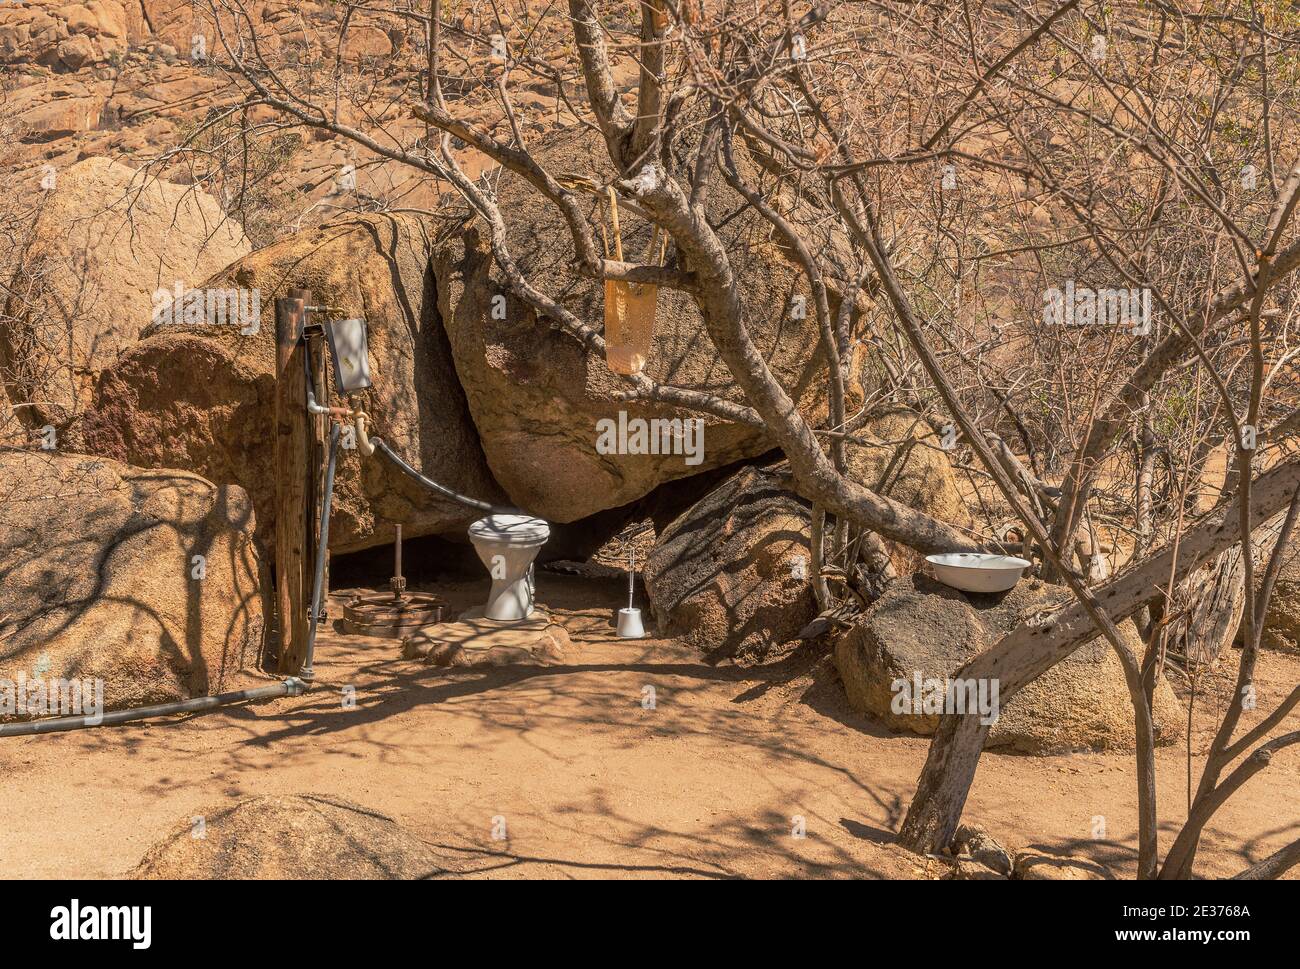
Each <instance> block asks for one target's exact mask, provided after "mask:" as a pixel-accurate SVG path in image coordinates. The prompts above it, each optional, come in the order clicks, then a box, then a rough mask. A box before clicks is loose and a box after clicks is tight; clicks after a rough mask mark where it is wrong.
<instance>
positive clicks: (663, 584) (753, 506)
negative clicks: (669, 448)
mask: <svg viewBox="0 0 1300 969" xmlns="http://www.w3.org/2000/svg"><path fill="white" fill-rule="evenodd" d="M809 527H810V521H809V513H808V508H807V506H806V505H804V504H803V502H801V501H800V500H799V499H798V498H796V497H794V496H793V495H791V494H790V493H789V492H788V491H785V490H784V489H782V487H781V486H780V484H779V483H778V481H777V479H776V476H775V475H774V474H773V473H772V472H771V471H768V470H764V469H762V468H754V467H747V468H744V469H742V470H741V471H739V472H737V473H736V474H735V475H733V476H732V477H730V478H728V479H727V480H726V481H724V482H723V483H722V484H721V485H719V486H718V487H717V488H715V489H714V490H713V491H711V492H710V493H709V494H707V495H705V496H704V497H703V498H702V499H700V501H698V502H696V503H695V504H694V505H692V506H691V507H690V508H689V509H687V510H686V511H685V512H684V513H682V514H681V515H680V516H679V517H678V518H676V519H674V520H673V521H672V522H671V523H670V524H669V525H668V526H667V527H666V528H665V529H664V530H663V531H662V532H660V534H659V535H658V538H657V541H656V542H655V547H654V550H653V551H652V552H651V553H650V557H649V559H648V560H647V561H646V563H645V569H644V572H643V577H644V579H645V585H646V590H647V592H648V593H649V596H650V605H651V607H652V609H653V611H654V616H655V621H656V622H657V624H658V627H659V633H660V635H664V636H677V637H680V638H681V639H683V640H684V641H686V642H688V643H690V644H692V645H693V646H695V647H696V648H698V649H700V650H702V651H704V652H705V653H706V655H707V656H708V657H709V658H710V659H723V658H728V657H735V658H739V659H742V660H758V659H762V658H764V657H765V656H766V655H767V654H768V653H770V652H771V651H772V650H774V649H776V648H778V647H780V646H781V645H782V644H783V643H786V642H788V641H790V640H791V639H793V638H794V637H795V635H796V634H797V633H798V632H799V630H800V629H802V628H803V627H804V626H805V625H806V624H807V623H808V622H809V621H810V620H811V619H812V618H813V616H814V615H816V612H817V604H816V600H815V598H814V596H813V590H812V585H811V584H810V582H809V569H810V565H809V546H808V529H809Z"/></svg>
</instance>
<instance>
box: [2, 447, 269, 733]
mask: <svg viewBox="0 0 1300 969" xmlns="http://www.w3.org/2000/svg"><path fill="white" fill-rule="evenodd" d="M252 532H253V509H252V505H251V504H250V503H249V501H248V498H247V497H246V496H245V494H244V493H243V491H241V490H240V489H239V488H237V487H234V486H229V485H228V486H216V485H213V484H211V483H210V482H208V481H205V480H203V479H202V478H200V477H198V476H197V475H194V474H190V473H188V472H185V471H162V470H158V471H145V470H141V469H139V468H131V467H127V466H125V465H122V464H119V463H117V462H115V461H109V460H106V459H104V458H93V457H86V456H81V455H58V454H46V453H41V452H35V451H0V680H4V681H8V682H10V683H14V682H17V681H18V680H19V679H20V674H21V678H25V679H26V680H27V681H32V680H46V681H48V680H52V679H64V680H79V681H80V680H95V679H100V680H102V681H103V689H104V702H105V708H106V709H110V710H111V709H121V708H126V707H135V706H139V705H142V704H148V703H163V702H169V701H173V700H181V699H186V698H188V697H194V696H204V695H206V694H209V693H216V692H220V691H221V690H223V689H230V688H232V683H233V682H234V679H235V677H236V674H238V672H239V670H240V669H241V668H243V667H245V666H253V665H255V664H256V662H257V659H258V653H259V650H260V648H261V646H262V641H263V632H264V622H263V615H264V613H263V606H264V601H263V598H262V592H261V589H262V584H263V576H262V574H261V569H260V566H259V559H258V556H257V552H256V548H255V547H254V544H253V541H252ZM198 556H202V559H201V560H200V559H198V558H197V557H198ZM15 712H16V711H13V710H11V711H10V714H11V715H12V714H14V713H15ZM25 712H27V713H32V712H33V711H31V710H30V709H28V710H25ZM36 712H39V711H36Z"/></svg>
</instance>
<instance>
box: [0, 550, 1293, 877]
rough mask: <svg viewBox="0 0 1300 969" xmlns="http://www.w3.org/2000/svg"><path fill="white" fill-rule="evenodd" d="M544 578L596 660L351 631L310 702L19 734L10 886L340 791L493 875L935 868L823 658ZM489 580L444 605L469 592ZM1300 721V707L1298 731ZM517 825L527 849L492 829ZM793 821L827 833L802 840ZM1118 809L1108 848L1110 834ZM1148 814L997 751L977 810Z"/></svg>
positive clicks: (1028, 825) (4, 753) (882, 753)
mask: <svg viewBox="0 0 1300 969" xmlns="http://www.w3.org/2000/svg"><path fill="white" fill-rule="evenodd" d="M539 585H540V597H541V599H542V601H544V602H547V603H549V604H550V605H551V606H552V608H553V610H554V613H555V615H557V616H558V617H559V618H561V619H562V621H563V622H564V623H565V624H566V625H567V626H568V627H569V629H570V631H571V633H572V635H573V638H574V641H575V643H577V644H579V646H580V648H579V650H578V655H577V656H576V657H575V659H574V660H573V662H572V663H571V664H570V665H566V666H563V667H555V668H528V669H525V668H500V669H491V670H464V671H445V670H436V669H430V668H426V667H423V666H420V665H418V664H416V663H413V662H407V661H403V660H400V659H399V658H398V651H397V647H396V645H395V644H394V643H391V642H387V641H382V640H362V639H357V638H342V637H338V636H333V635H331V636H329V637H326V638H323V640H322V643H321V645H320V650H319V653H318V660H317V671H318V687H317V689H316V690H315V691H314V692H313V693H312V694H311V695H309V696H305V697H299V698H295V699H285V700H280V701H276V702H273V703H265V704H261V705H258V706H256V707H252V708H243V709H231V710H227V711H223V712H218V713H214V714H209V715H205V716H201V717H196V718H193V719H190V720H187V721H185V722H170V723H155V724H152V725H149V726H139V725H136V726H130V727H125V728H117V729H104V730H94V731H82V732H80V733H72V734H62V735H52V736H48V737H35V738H20V739H10V740H5V741H3V742H0V743H2V744H3V746H2V747H0V758H2V762H3V764H4V765H5V769H4V798H3V807H2V808H0V812H3V813H2V815H0V816H2V817H3V824H2V825H0V873H2V874H3V875H4V876H5V877H60V876H62V877H119V876H122V875H123V874H125V873H127V872H128V871H129V870H130V869H131V868H132V867H133V866H134V865H135V864H136V862H137V861H138V860H139V859H140V857H141V855H143V853H144V852H145V850H146V848H148V847H149V846H150V845H151V844H152V843H154V842H155V841H156V840H158V839H159V838H160V837H162V835H163V834H164V833H165V832H167V831H168V830H169V829H170V828H171V827H172V826H173V825H175V824H176V823H177V822H178V821H180V820H182V819H187V818H191V817H193V816H195V815H197V814H199V813H202V812H203V811H205V810H210V809H212V808H214V807H218V806H222V805H225V804H228V803H230V802H231V801H233V800H236V799H238V798H242V797H245V796H248V795H253V794H270V793H298V792H322V793H330V794H334V795H337V796H341V797H344V798H347V799H350V800H353V801H356V802H358V803H360V804H363V805H366V806H367V807H371V808H374V809H376V810H378V811H381V812H383V813H385V814H388V815H390V816H392V817H394V818H396V819H397V820H398V821H400V822H402V823H403V824H404V825H406V826H407V827H408V828H409V829H410V830H411V831H412V832H413V833H415V834H416V835H418V836H419V837H421V838H423V839H425V840H426V841H428V842H430V843H433V844H435V845H438V846H441V847H442V848H444V849H445V850H446V852H447V853H448V855H449V856H454V857H456V858H458V859H460V861H459V863H458V864H457V865H456V868H457V870H459V871H461V872H463V873H466V874H477V875H480V876H482V877H527V876H532V877H537V876H556V877H573V878H584V877H609V876H614V877H663V876H670V877H671V876H684V877H736V876H742V877H756V876H770V877H792V876H795V877H797V876H822V877H824V876H836V877H913V876H924V875H925V874H926V865H925V864H924V862H923V861H921V860H919V859H914V858H913V856H911V855H908V854H906V853H905V852H902V851H901V850H900V849H898V848H896V847H895V846H892V845H889V844H888V842H889V840H890V839H891V837H892V832H893V831H894V830H895V829H896V827H897V824H898V821H899V819H900V818H901V814H902V812H903V811H904V810H905V808H906V804H907V799H908V798H909V797H910V795H911V792H912V788H913V785H914V783H915V780H916V776H917V773H918V771H919V770H920V767H921V764H922V762H923V760H924V757H925V751H926V741H925V740H923V739H921V738H911V737H904V736H897V735H893V734H890V733H888V732H885V731H882V730H880V729H879V728H877V727H875V726H874V725H872V724H871V723H870V722H867V721H864V720H862V719H861V718H859V717H857V716H856V715H854V714H853V713H852V712H851V711H850V710H848V709H847V707H846V706H845V705H844V703H843V702H842V700H841V695H842V694H841V691H840V689H839V687H838V685H837V684H836V683H835V682H834V679H833V676H834V674H833V670H832V668H831V667H830V666H829V665H828V664H827V662H826V660H825V659H822V660H820V661H818V662H815V663H813V664H812V665H811V667H809V666H808V661H807V660H804V661H802V665H803V667H804V668H800V667H799V666H792V665H789V664H786V665H785V666H781V667H776V668H768V669H765V670H764V671H762V672H761V673H760V672H756V671H741V670H736V669H728V668H713V667H709V666H706V665H704V664H702V663H700V662H699V660H698V658H697V656H696V655H695V654H694V653H693V652H692V651H689V650H687V649H685V648H683V647H681V646H679V645H677V644H676V643H674V642H672V641H662V640H647V641H642V642H637V643H626V642H619V641H617V640H613V639H611V638H610V616H611V615H612V610H613V609H614V608H616V607H617V605H618V604H619V599H620V596H621V594H622V593H621V590H620V585H619V583H617V582H596V581H592V580H579V579H576V578H568V577H561V576H556V575H550V574H542V575H541V577H540V581H539ZM480 587H481V583H477V582H475V583H460V584H457V585H447V584H442V585H440V586H439V591H441V592H443V593H444V594H446V595H448V596H449V598H451V599H452V601H453V604H469V603H470V602H472V601H473V600H474V598H475V597H476V595H478V594H479V593H481V588H480ZM337 613H338V609H337V608H335V609H334V614H335V615H337ZM1262 665H1263V666H1264V667H1265V669H1264V676H1263V677H1262V678H1261V689H1262V691H1263V692H1264V693H1265V698H1264V699H1262V700H1261V703H1262V704H1263V703H1268V702H1269V701H1268V700H1267V693H1268V690H1269V688H1270V686H1275V687H1276V688H1277V689H1281V688H1282V684H1283V683H1288V682H1289V683H1294V682H1295V681H1296V676H1297V672H1298V671H1300V662H1297V661H1296V660H1295V659H1294V658H1291V657H1285V656H1280V655H1278V654H1268V655H1267V656H1266V657H1265V661H1264V663H1263V664H1262ZM346 686H351V687H353V688H355V691H356V692H355V696H356V703H355V706H354V707H352V708H351V709H348V708H345V705H344V702H343V693H342V692H341V689H342V688H343V687H346ZM647 686H653V687H654V690H655V694H656V697H655V698H656V704H655V709H653V710H646V709H643V706H642V697H643V689H644V688H645V687H647ZM1297 727H1300V723H1297V718H1296V717H1294V716H1293V717H1292V718H1291V719H1290V721H1289V722H1288V724H1287V725H1286V728H1287V729H1296V728H1297ZM1182 756H1183V755H1182V753H1181V751H1180V750H1175V749H1165V750H1163V751H1161V753H1160V759H1159V764H1160V783H1161V814H1162V819H1163V820H1164V821H1165V822H1166V823H1168V822H1173V821H1175V820H1176V819H1178V818H1181V816H1182V810H1183V809H1182V804H1183V800H1182V799H1183V797H1184V794H1183V790H1184V779H1183V764H1182ZM1297 804H1300V751H1296V750H1294V749H1293V750H1291V751H1288V752H1287V754H1286V755H1284V756H1282V757H1279V758H1278V760H1277V762H1276V763H1275V764H1274V765H1273V766H1272V767H1271V768H1270V769H1269V770H1268V771H1266V772H1265V773H1264V774H1262V775H1260V776H1259V777H1257V778H1256V779H1255V780H1254V781H1252V782H1251V785H1250V787H1248V788H1247V791H1246V792H1245V795H1244V796H1241V795H1239V797H1238V799H1236V800H1234V801H1233V802H1231V803H1230V805H1229V808H1228V809H1227V810H1226V811H1225V812H1224V813H1222V814H1221V815H1220V818H1219V822H1218V825H1217V826H1216V827H1215V828H1214V829H1213V830H1212V831H1211V835H1210V837H1209V838H1208V839H1207V844H1206V850H1205V851H1204V852H1203V854H1202V857H1203V867H1202V870H1203V872H1204V873H1205V874H1214V875H1224V874H1231V873H1233V872H1235V871H1237V870H1239V869H1240V868H1241V867H1243V866H1244V865H1245V864H1247V863H1248V862H1249V861H1251V860H1255V859H1258V858H1260V857H1262V856H1263V855H1265V854H1267V853H1268V852H1270V851H1273V850H1276V849H1277V848H1278V847H1280V846H1281V845H1282V844H1284V843H1286V842H1288V841H1290V840H1293V839H1294V838H1296V837H1297V835H1298V834H1300V832H1298V830H1297V829H1298V828H1300V823H1298V821H1297V811H1296V805H1297ZM498 816H500V817H504V818H505V821H506V828H507V831H508V834H509V838H508V840H507V841H494V840H492V837H491V830H492V825H493V819H494V818H496V817H498ZM796 816H801V817H803V818H804V819H805V824H806V830H807V836H806V837H805V838H802V839H800V838H795V837H792V835H791V828H792V824H793V822H792V818H794V817H796ZM1098 816H1102V817H1104V818H1105V819H1106V837H1105V838H1104V839H1094V838H1093V836H1092V832H1093V825H1094V818H1096V817H1098ZM1134 816H1135V796H1134V785H1133V780H1132V762H1131V760H1130V759H1129V758H1128V757H1125V756H1120V755H1096V754H1090V755H1076V756H1071V757H1053V758H1025V757H1012V756H996V755H990V756H986V757H985V759H984V761H983V762H982V765H981V768H980V772H979V775H978V777H977V779H976V784H975V789H974V791H973V792H972V797H971V801H970V804H969V806H968V809H967V817H968V818H970V819H974V820H979V821H980V822H982V823H983V824H985V825H986V826H987V827H988V828H989V829H990V830H991V831H992V832H993V833H994V834H995V835H996V836H997V837H999V838H1000V839H1002V840H1003V842H1004V843H1005V844H1007V845H1009V846H1019V845H1026V844H1039V845H1043V846H1045V847H1047V848H1049V849H1051V850H1057V851H1063V852H1076V853H1081V854H1087V855H1089V856H1091V857H1093V858H1095V859H1097V860H1100V861H1104V862H1106V863H1107V864H1110V865H1112V866H1114V867H1115V868H1116V869H1117V870H1118V871H1120V872H1121V873H1126V872H1131V870H1132V861H1133V856H1134V849H1135V845H1136V837H1135V831H1134V828H1133V821H1134ZM1167 840H1168V835H1166V836H1165V841H1166V843H1167ZM918 861H921V863H919V864H918ZM929 867H930V869H931V870H932V872H931V873H935V872H937V871H938V868H937V866H936V865H935V864H934V863H930V865H929ZM347 874H348V873H347V872H346V871H342V870H341V871H340V872H339V875H340V876H341V877H346V876H347ZM1293 875H1294V873H1293Z"/></svg>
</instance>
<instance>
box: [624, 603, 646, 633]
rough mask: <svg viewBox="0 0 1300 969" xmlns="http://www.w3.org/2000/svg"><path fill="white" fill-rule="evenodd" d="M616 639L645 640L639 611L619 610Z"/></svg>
mask: <svg viewBox="0 0 1300 969" xmlns="http://www.w3.org/2000/svg"><path fill="white" fill-rule="evenodd" d="M618 638H619V639H645V626H644V625H642V623H641V610H640V609H633V608H630V607H629V608H627V609H620V610H619V611H618Z"/></svg>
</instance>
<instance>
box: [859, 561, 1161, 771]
mask: <svg viewBox="0 0 1300 969" xmlns="http://www.w3.org/2000/svg"><path fill="white" fill-rule="evenodd" d="M1051 592H1052V589H1051V587H1049V586H1046V585H1044V584H1043V583H1041V582H1039V581H1037V580H1034V579H1027V580H1024V581H1022V582H1021V583H1020V584H1019V585H1017V586H1016V587H1015V588H1014V589H1011V590H1010V591H1009V592H1005V593H997V594H989V595H982V594H976V593H962V592H959V591H957V590H956V589H952V588H949V587H948V586H945V585H942V584H940V583H938V582H936V581H935V580H933V579H930V578H928V577H927V576H925V575H923V574H920V573H917V574H916V575H913V576H910V577H907V578H905V579H900V580H899V581H898V582H896V583H894V584H893V585H892V586H891V587H890V588H889V589H888V590H887V591H886V592H885V594H884V595H883V596H881V598H880V599H879V600H878V601H877V602H876V603H874V604H873V606H872V607H871V609H870V610H869V611H868V612H867V614H866V615H865V616H864V617H863V618H862V620H861V621H860V622H859V623H858V624H857V625H855V626H854V627H853V628H851V629H850V630H848V631H847V632H845V633H844V634H843V635H841V636H840V637H839V639H838V640H837V642H836V645H835V665H836V667H837V668H838V670H839V672H840V677H841V679H842V680H843V682H844V688H845V691H846V692H847V694H848V698H849V702H850V704H851V705H852V706H853V708H854V709H855V710H858V711H859V712H861V713H865V714H868V715H870V716H872V717H875V718H876V719H878V720H880V721H881V722H882V723H884V724H886V725H888V726H890V727H892V728H894V729H896V730H907V731H911V732H912V733H918V734H922V735H924V736H930V735H931V734H933V733H934V732H935V730H936V729H937V728H938V725H939V717H940V713H941V712H942V708H938V709H934V708H931V707H930V706H929V705H928V704H927V703H926V700H927V698H929V697H930V696H931V695H932V694H933V691H932V690H930V689H929V688H928V685H929V684H931V683H937V684H943V683H945V682H947V681H948V680H949V678H950V677H952V675H953V674H954V673H955V672H956V671H957V670H958V668H959V667H960V666H961V665H962V664H963V663H965V662H966V661H967V660H969V659H970V658H971V657H973V656H975V655H976V654H977V653H980V652H983V651H984V650H986V649H988V648H989V647H990V646H992V645H993V644H994V643H996V642H997V641H998V640H999V639H1000V638H1001V637H1002V636H1004V635H1006V634H1007V633H1009V632H1011V631H1012V630H1013V629H1015V628H1016V627H1017V626H1019V625H1020V624H1021V623H1022V622H1023V621H1025V619H1026V618H1027V617H1031V616H1032V615H1033V614H1034V613H1035V612H1037V611H1041V610H1042V609H1043V608H1044V607H1045V606H1047V605H1050V604H1051V603H1052V602H1053V601H1054V600H1053V599H1052V597H1051ZM1120 629H1121V631H1122V632H1123V633H1124V634H1125V636H1127V637H1128V638H1129V639H1130V640H1131V644H1130V645H1132V646H1133V647H1134V648H1135V649H1136V650H1137V652H1138V654H1139V655H1140V654H1141V642H1140V640H1139V639H1138V634H1137V630H1136V628H1135V627H1134V626H1133V623H1132V621H1131V620H1129V621H1126V622H1124V623H1122V624H1121V625H1120ZM918 678H919V679H920V682H921V683H922V689H921V690H917V689H916V688H915V684H916V682H917V680H918ZM979 686H980V685H979V684H977V685H976V687H977V689H978V688H979ZM991 687H992V685H991V684H989V685H984V689H985V690H986V693H984V694H982V696H987V697H988V698H989V699H992V698H993V696H994V694H993V693H992V689H991ZM968 695H969V694H968ZM998 700H999V702H998V705H997V706H998V709H999V712H1000V715H999V716H998V719H997V722H996V723H995V724H994V725H993V729H992V731H991V732H990V734H989V739H988V743H987V746H988V747H990V748H998V749H1002V750H1010V751H1012V752H1016V753H1025V754H1058V753H1067V752H1071V751H1081V750H1116V751H1125V750H1131V749H1132V748H1133V743H1134V739H1133V738H1134V725H1133V708H1132V706H1131V704H1130V701H1129V695H1128V689H1127V686H1126V685H1125V681H1124V674H1123V669H1122V667H1121V666H1120V663H1119V660H1118V659H1117V658H1116V657H1115V654H1114V651H1113V650H1112V649H1111V648H1110V646H1109V644H1108V643H1106V642H1105V640H1103V639H1101V638H1100V637H1099V638H1097V639H1094V640H1092V641H1091V642H1089V643H1086V644H1085V645H1083V646H1081V647H1080V648H1079V649H1077V650H1075V651H1074V653H1072V654H1071V655H1070V656H1069V657H1068V658H1066V659H1065V660H1062V661H1061V662H1060V663H1057V664H1056V665H1055V666H1054V667H1052V668H1051V669H1050V670H1048V671H1047V672H1046V673H1044V674H1043V675H1042V676H1040V677H1038V679H1036V680H1034V681H1033V682H1031V683H1029V684H1028V685H1027V686H1025V687H1024V688H1023V689H1021V690H1020V691H1019V692H1018V693H1017V694H1016V695H1015V696H1014V697H1012V698H1011V699H1010V700H1008V701H1006V702H1005V703H1003V702H1002V701H1001V699H1000V697H999V698H998ZM1155 701H1156V702H1155V729H1156V742H1157V743H1158V744H1169V743H1173V742H1174V741H1176V740H1177V739H1178V738H1179V737H1180V736H1181V731H1182V726H1181V725H1182V714H1181V712H1180V707H1179V703H1178V700H1177V698H1176V697H1175V696H1174V694H1173V690H1172V689H1170V687H1169V684H1168V683H1166V682H1165V681H1164V680H1163V679H1162V680H1161V681H1160V683H1159V684H1158V685H1157V688H1156V697H1155Z"/></svg>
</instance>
